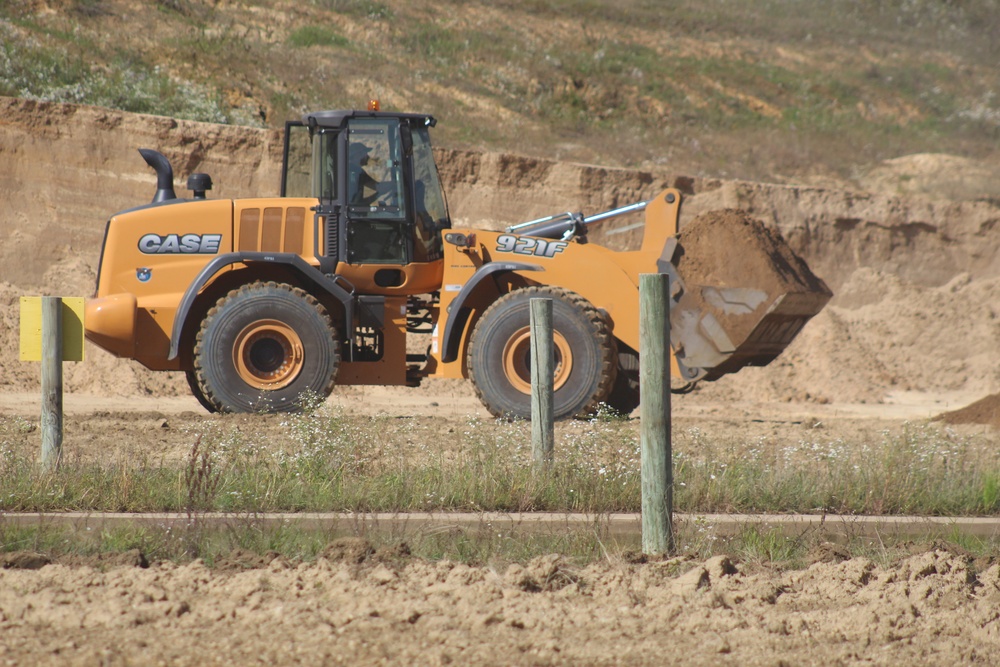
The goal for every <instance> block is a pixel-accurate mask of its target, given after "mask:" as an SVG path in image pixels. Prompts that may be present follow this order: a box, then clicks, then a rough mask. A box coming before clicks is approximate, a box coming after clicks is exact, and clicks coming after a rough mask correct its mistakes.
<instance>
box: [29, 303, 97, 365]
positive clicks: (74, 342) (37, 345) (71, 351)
mask: <svg viewBox="0 0 1000 667" xmlns="http://www.w3.org/2000/svg"><path fill="white" fill-rule="evenodd" d="M62 358H63V361H83V297H76V296H72V297H66V296H64V297H62ZM41 360H42V297H40V296H22V297H21V361H41Z"/></svg>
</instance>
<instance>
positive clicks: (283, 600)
mask: <svg viewBox="0 0 1000 667" xmlns="http://www.w3.org/2000/svg"><path fill="white" fill-rule="evenodd" d="M280 145H281V144H280V138H279V136H278V134H277V133H274V132H270V131H265V130H254V129H247V128H240V127H230V126H217V125H208V124H201V123H194V122H186V121H177V120H173V119H168V118H160V117H152V116H143V115H136V114H127V113H122V112H118V111H111V110H107V109H99V108H92V107H80V106H72V105H60V104H49V103H42V102H34V101H26V100H20V99H11V98H0V201H2V202H3V203H4V206H3V207H2V208H0V418H3V419H10V418H14V417H17V418H20V419H23V420H26V421H27V422H37V420H38V414H39V403H40V401H39V396H38V389H39V380H38V378H39V369H38V366H37V364H34V363H26V362H20V361H18V335H17V331H18V302H19V297H21V296H23V295H38V294H55V295H63V296H88V295H90V294H91V293H92V292H93V288H94V282H95V278H96V270H97V265H98V260H99V254H100V249H101V241H102V238H103V233H104V223H105V221H106V220H107V218H108V216H109V215H110V214H111V213H113V212H115V211H118V210H123V209H127V208H129V207H132V206H135V205H137V204H141V203H144V202H147V201H149V200H150V199H151V197H152V195H153V191H154V189H155V188H154V186H155V179H154V176H153V174H152V172H151V170H149V169H148V168H147V167H146V165H145V164H144V163H143V162H142V160H141V158H140V157H139V155H138V153H137V152H136V149H137V148H139V147H150V148H156V149H158V150H160V151H161V152H163V153H164V154H166V155H167V156H168V158H170V160H171V161H172V163H173V164H174V168H175V172H176V183H177V185H178V189H180V186H182V185H183V183H184V182H185V180H186V178H187V176H188V174H190V173H192V172H194V171H202V172H208V173H209V174H211V175H212V178H213V181H214V182H215V184H216V185H215V190H213V191H212V192H211V193H210V194H211V196H212V197H218V198H225V197H241V196H255V195H273V194H275V193H276V191H277V175H278V169H279V165H280ZM437 158H438V160H439V164H440V165H441V172H442V177H443V179H444V181H445V187H446V189H447V190H448V193H449V203H450V206H451V210H452V216H453V220H454V223H455V224H456V226H460V225H467V226H470V227H481V228H491V229H498V228H501V227H502V226H505V225H508V224H512V223H516V222H520V221H524V220H530V219H533V218H537V217H540V216H543V215H549V214H552V213H556V212H560V211H566V210H574V211H575V210H580V211H583V212H584V213H585V214H593V213H596V212H600V211H603V210H607V209H610V208H613V207H616V206H621V205H624V204H629V203H633V202H637V201H641V200H644V199H647V198H649V197H650V196H652V195H654V194H655V193H656V192H658V191H659V190H660V189H662V188H663V187H666V186H673V187H677V188H679V189H681V190H682V192H684V193H685V202H684V206H683V209H682V220H681V225H682V226H681V231H682V234H683V232H684V229H685V225H689V224H690V223H692V221H693V220H694V219H695V218H696V217H697V216H699V215H701V214H704V213H708V212H712V211H721V210H724V209H730V210H733V211H734V212H733V213H732V215H738V216H743V218H742V219H746V220H752V221H754V222H753V224H755V225H756V224H758V223H759V224H760V225H762V228H764V229H766V230H767V236H768V237H769V238H770V237H772V236H773V238H778V237H779V236H780V238H781V239H783V240H784V242H786V243H787V245H788V248H790V249H791V250H792V251H794V252H795V253H797V255H799V256H801V257H802V258H804V259H805V261H806V262H807V263H808V266H809V268H811V270H812V272H813V273H814V274H815V276H817V277H818V278H817V280H821V281H823V282H824V283H825V284H826V285H827V286H829V288H830V289H831V290H832V291H833V293H834V297H833V299H832V300H831V301H830V302H829V304H828V305H827V306H826V308H825V309H824V310H823V311H822V312H820V313H819V315H817V316H816V317H815V318H814V319H813V320H812V321H811V322H810V323H809V324H808V325H807V326H806V327H805V329H804V330H803V331H802V333H801V334H800V335H799V336H798V338H797V339H796V340H795V342H794V343H793V344H792V345H791V346H790V347H789V348H788V349H787V350H786V351H785V353H784V354H783V355H782V356H780V357H779V358H778V359H777V360H776V361H774V362H773V363H771V364H770V365H769V366H767V367H764V368H751V369H745V370H743V371H741V372H739V373H737V374H734V375H731V376H726V377H723V378H722V379H720V380H719V381H717V382H714V383H710V384H705V385H703V386H699V388H698V389H696V390H695V391H694V392H693V393H691V394H688V395H685V396H683V397H677V398H676V399H675V401H674V412H675V416H676V419H675V427H680V428H698V429H701V430H703V431H704V432H706V433H709V434H711V435H713V436H714V435H722V436H724V437H732V438H739V439H744V440H745V439H752V438H763V437H769V438H797V437H807V436H805V435H803V429H805V428H806V427H807V425H808V426H809V427H810V428H811V427H813V426H818V425H819V424H822V428H823V429H825V431H824V433H825V434H826V435H827V436H828V437H831V438H836V437H843V438H845V439H846V440H848V441H849V440H850V439H851V438H852V437H853V436H854V434H857V433H861V432H867V431H872V430H878V429H882V428H893V427H897V428H898V426H899V424H900V423H901V422H902V421H903V420H927V419H932V418H935V417H937V416H938V415H941V414H942V413H949V414H948V415H946V416H945V417H944V418H943V419H944V420H945V422H947V423H948V425H949V426H948V427H949V428H957V429H972V430H974V431H975V432H976V433H977V434H978V435H977V437H982V438H986V439H987V440H989V439H995V438H996V435H995V430H994V429H995V428H997V427H1000V419H998V416H997V415H998V413H1000V410H998V406H1000V399H998V398H997V392H998V391H1000V364H998V362H997V354H996V350H997V341H998V333H1000V319H998V306H997V304H998V303H1000V242H998V235H1000V224H998V223H1000V205H998V203H997V202H996V201H994V200H990V199H988V198H982V199H968V198H952V197H956V194H955V193H956V192H960V191H962V190H961V188H956V187H955V183H956V176H955V174H954V171H953V170H954V169H955V168H956V166H955V165H957V164H961V162H960V161H956V159H955V158H953V157H951V156H930V155H928V156H919V159H910V160H905V161H904V162H899V163H897V162H895V161H894V162H890V163H886V164H884V165H882V166H880V168H879V169H878V170H877V173H876V174H873V176H872V178H871V180H870V183H868V184H866V185H869V186H870V188H871V191H861V190H857V189H853V190H852V189H842V190H837V189H830V188H817V187H796V186H788V185H770V184H762V183H749V182H740V181H720V180H715V179H707V178H690V177H687V176H684V175H683V173H682V172H676V173H670V172H663V173H653V172H642V171H630V170H622V169H605V168H601V167H595V166H588V165H578V164H565V163H557V162H550V161H544V160H538V159H528V158H522V157H519V156H513V155H504V154H480V153H473V152H466V151H451V150H446V149H438V150H437ZM900 165H905V176H906V178H905V181H902V180H900V178H894V175H895V176H902V175H903V173H904V170H903V166H900ZM918 167H919V169H921V170H922V171H921V172H920V173H921V174H923V176H921V177H920V178H917V177H914V176H913V170H914V169H917V168H918ZM680 168H682V166H681V167H680ZM942 168H948V169H950V170H951V171H949V172H948V173H949V180H948V182H947V188H944V187H942V189H941V191H940V192H936V191H935V189H934V184H935V182H936V180H935V179H934V178H933V177H931V176H930V175H933V174H936V173H939V171H940V170H941V169H942ZM917 182H919V183H921V184H922V187H921V189H920V191H919V193H917V194H907V195H905V196H903V195H900V194H898V193H899V192H906V191H908V189H909V186H912V184H913V183H917ZM901 183H904V184H909V186H908V187H901ZM963 196H965V195H963ZM736 211H738V212H736ZM638 220H641V218H636V217H625V218H621V219H616V220H613V221H609V222H607V223H605V224H603V225H602V226H600V227H598V228H597V229H594V230H593V231H592V233H591V234H590V239H591V241H592V242H596V243H602V244H606V245H608V246H610V247H612V248H615V249H627V248H631V247H635V246H636V245H637V244H638V243H639V241H640V231H639V230H638V229H636V228H635V227H634V224H635V223H636V222H637V221H638ZM748 224H749V223H748ZM690 229H691V230H692V234H691V237H692V239H693V237H694V236H695V230H697V229H698V225H691V226H690ZM755 229H756V228H755ZM758 236H760V235H759V234H758ZM691 245H692V248H693V247H694V245H695V244H694V242H693V240H692V244H691ZM699 248H700V249H699V250H698V251H697V252H696V253H694V256H692V257H691V258H690V259H692V260H694V261H706V260H705V259H704V256H705V253H708V252H711V253H712V257H713V258H714V259H716V260H718V259H721V258H725V261H726V262H736V263H738V262H739V261H740V260H741V258H742V257H744V255H745V253H742V252H741V250H742V249H741V247H739V242H738V241H732V240H726V238H725V236H724V235H722V234H710V235H706V236H704V237H702V239H701V241H700V245H699ZM736 268H737V270H739V269H742V268H746V267H736ZM87 355H88V356H87V361H85V362H83V363H76V364H66V367H65V381H66V392H67V393H66V399H65V400H66V409H67V416H68V427H67V433H68V443H67V446H72V447H74V448H76V451H75V452H74V453H71V454H70V456H78V455H79V456H82V457H95V458H96V457H99V456H101V455H102V453H106V452H116V451H119V450H120V449H121V448H123V447H145V448H148V449H149V450H150V451H151V453H153V454H155V455H156V456H163V457H167V458H169V457H174V458H177V457H180V456H183V452H185V451H187V450H188V449H189V448H190V442H186V441H184V437H185V436H184V432H185V431H184V430H183V429H179V428H172V427H170V425H172V424H174V423H178V422H180V423H185V422H198V421H200V420H211V419H214V418H213V417H209V416H207V415H205V414H204V412H203V411H202V410H201V408H200V407H199V406H198V404H197V402H196V401H195V400H194V399H193V398H192V397H190V395H189V393H188V388H187V386H186V382H185V381H184V378H183V377H181V376H179V375H177V374H171V373H151V372H148V371H146V370H145V369H143V368H142V367H140V366H138V365H136V364H135V363H132V362H128V361H123V360H118V359H114V358H112V357H110V356H109V355H107V354H105V353H103V352H102V351H101V350H98V349H96V348H94V347H93V346H88V348H87ZM330 400H331V402H333V403H335V404H337V405H340V406H342V407H343V409H345V410H347V411H354V412H362V413H364V412H368V413H372V412H385V413H388V414H390V415H393V416H399V417H413V418H415V419H416V420H418V422H419V423H420V424H422V425H428V426H429V427H430V431H429V432H434V431H433V429H434V428H437V429H445V428H449V427H448V426H447V425H448V424H451V423H457V422H458V421H459V420H464V419H465V418H466V417H468V416H470V415H479V416H483V417H485V416H486V412H485V410H484V409H483V408H482V407H481V406H479V404H478V403H477V402H476V400H475V398H474V395H473V392H472V390H471V389H470V388H469V387H468V385H467V384H466V383H463V382H459V381H438V382H426V383H425V386H422V387H420V388H418V389H403V388H379V387H365V388H338V389H337V390H336V391H335V392H334V395H333V396H332V397H331V399H330ZM463 423H464V422H463ZM0 490H2V480H0ZM0 520H2V519H0ZM8 550H9V549H8ZM143 560H144V559H142V558H141V557H137V558H132V561H133V562H131V563H119V562H107V561H104V562H99V563H94V562H88V563H80V562H73V561H60V562H56V563H50V562H49V559H48V557H46V556H45V555H44V554H42V555H38V554H31V553H20V554H15V555H13V556H11V555H8V556H5V557H4V559H3V560H2V561H0V664H11V665H28V664H31V665H36V664H43V665H44V664H52V665H55V664H59V665H76V664H80V665H91V664H106V665H125V664H181V665H184V664H191V665H194V664H199V665H200V664H234V663H247V664H251V663H252V664H286V663H294V664H299V663H310V664H317V663H319V664H341V663H347V662H350V663H352V664H361V665H368V664H371V665H375V664H429V665H435V664H442V665H444V664H497V665H499V664H524V665H529V664H531V665H541V664H574V665H578V664H630V665H644V664H650V665H652V664H664V663H665V662H672V663H677V664H691V665H707V664H713V665H715V664H733V665H736V664H740V665H743V664H748V665H780V664H803V665H811V664H816V665H820V664H822V665H831V664H832V665H836V664H884V665H895V664H926V665H937V664H992V663H994V662H995V659H996V658H995V656H996V655H998V654H1000V611H998V610H1000V571H998V569H997V565H996V564H993V563H990V562H988V561H986V562H980V561H976V562H974V561H972V560H971V559H970V558H969V557H967V556H965V555H963V554H960V553H954V552H952V551H948V550H942V549H934V548H923V549H916V550H915V551H914V553H913V555H912V556H910V557H908V558H905V559H902V560H897V561H893V562H872V561H869V560H866V559H863V558H854V559H847V560H844V559H843V555H841V554H840V553H839V552H838V551H837V549H830V550H829V551H825V552H822V553H817V554H815V558H814V559H813V560H814V561H815V562H814V563H813V564H812V565H810V566H809V567H807V568H806V569H802V570H789V571H784V570H782V569H780V568H778V567H776V566H772V565H754V564H749V563H734V562H731V561H729V560H728V559H726V558H724V557H720V558H714V559H710V560H708V561H700V560H684V559H681V560H674V561H664V562H648V563H640V562H634V563H633V562H624V561H620V560H614V559H612V560H609V561H608V562H604V563H600V564H595V565H591V566H588V567H585V568H578V567H574V566H573V565H571V564H570V563H568V562H566V561H564V560H562V559H561V558H560V557H558V556H547V557H542V558H539V559H536V560H534V561H531V562H530V563H528V564H526V565H514V566H510V567H502V568H492V567H489V566H483V567H470V566H466V565H460V564H455V563H452V562H447V561H444V562H427V561H424V560H421V559H417V558H413V557H410V556H407V555H405V553H403V551H402V550H401V551H400V552H398V553H388V554H384V553H377V552H373V550H371V549H370V548H368V547H366V546H365V545H364V544H363V543H353V544H347V545H346V546H345V544H344V543H335V544H332V545H331V546H330V548H328V550H327V552H325V553H324V556H323V557H322V558H320V559H318V560H316V561H315V562H309V563H295V562H286V561H284V560H281V559H277V560H270V559H263V560H260V559H258V560H256V561H255V560H254V559H253V558H243V559H240V558H237V557H235V556H234V562H233V563H231V564H229V565H225V564H223V566H221V567H216V568H206V567H205V566H204V565H203V564H202V563H201V562H197V561H196V562H194V563H192V564H189V565H173V564H169V563H152V564H151V565H150V566H149V567H138V566H137V564H138V565H142V564H144V563H143Z"/></svg>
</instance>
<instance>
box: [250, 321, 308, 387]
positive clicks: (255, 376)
mask: <svg viewBox="0 0 1000 667" xmlns="http://www.w3.org/2000/svg"><path fill="white" fill-rule="evenodd" d="M303 360H304V355H303V353H302V339H300V338H299V335H298V334H297V333H295V330H294V329H292V328H291V327H290V326H288V325H287V324H285V323H284V322H279V321H277V320H257V321H256V322H253V323H251V324H249V325H247V326H246V327H244V328H243V331H241V332H240V333H239V335H238V336H237V337H236V342H235V343H234V344H233V363H234V364H235V366H236V372H237V373H239V376H240V378H242V380H243V381H244V382H246V383H247V384H248V385H250V386H251V387H254V388H255V389H265V390H274V389H281V388H282V387H287V386H288V385H289V384H291V383H292V382H293V381H294V380H295V378H297V377H298V376H299V373H301V372H302V366H303Z"/></svg>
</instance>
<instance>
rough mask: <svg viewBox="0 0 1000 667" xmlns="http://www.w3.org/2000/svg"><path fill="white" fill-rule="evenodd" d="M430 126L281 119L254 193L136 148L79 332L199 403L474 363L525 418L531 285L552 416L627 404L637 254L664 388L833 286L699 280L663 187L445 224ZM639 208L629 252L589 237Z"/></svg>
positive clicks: (631, 397) (718, 273)
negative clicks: (649, 286) (549, 313)
mask: <svg viewBox="0 0 1000 667" xmlns="http://www.w3.org/2000/svg"><path fill="white" fill-rule="evenodd" d="M434 125H435V120H434V118H433V117H431V116H429V115H425V114H415V113H392V112H384V111H377V110H348V111H323V112H317V113H310V114H307V115H306V116H305V117H304V118H302V119H301V120H297V121H290V122H288V123H287V124H286V128H285V138H284V159H283V165H282V172H281V184H280V196H278V197H270V198H260V199H236V200H229V199H226V200H222V199H211V198H209V197H208V196H207V193H208V191H210V189H211V187H212V183H211V178H210V177H209V176H208V175H206V174H201V173H195V174H192V175H191V176H190V177H189V179H188V188H189V189H190V190H191V191H192V194H191V196H190V197H187V198H180V197H178V196H177V195H176V193H175V192H174V188H173V171H172V168H171V166H170V163H169V161H168V160H167V159H166V158H165V157H164V156H163V155H162V154H160V153H158V152H156V151H154V150H148V149H140V153H141V154H142V157H143V158H144V159H145V160H146V162H147V163H148V164H149V165H150V166H151V167H152V168H153V169H154V170H155V171H156V174H157V189H156V193H155V196H154V198H153V200H152V202H151V203H149V204H145V205H142V206H138V207H136V208H132V209H129V210H127V211H122V212H120V213H116V214H115V215H113V216H112V217H111V218H110V220H109V221H108V223H107V230H106V233H105V239H104V246H103V250H102V256H101V262H100V269H99V273H98V278H97V293H96V295H95V297H94V298H92V299H90V300H88V302H87V306H86V316H85V326H86V329H87V337H88V338H89V339H90V340H91V341H93V342H94V343H96V344H97V345H99V346H100V347H102V348H104V349H106V350H108V351H109V352H111V353H113V354H115V355H117V356H120V357H126V358H131V359H135V360H137V361H138V362H139V363H141V364H143V365H144V366H146V367H147V368H150V369H153V370H181V371H184V372H185V373H186V375H187V379H188V382H189V384H190V386H191V391H192V392H193V393H194V395H195V396H196V397H197V399H198V400H199V401H200V402H201V404H202V405H203V406H204V407H205V408H206V409H207V410H209V411H221V412H251V411H264V412H278V411H289V410H295V409H296V408H298V407H299V400H300V396H301V395H302V394H303V393H304V392H311V393H314V394H319V395H320V396H324V397H325V396H327V395H329V394H330V392H331V391H332V390H333V388H334V387H335V386H336V385H338V384H340V385H358V384H367V385H372V384H375V385H410V386H414V385H416V384H418V383H419V382H420V381H421V379H423V378H424V377H444V378H467V379H469V380H471V381H472V383H473V385H474V387H475V390H476V393H477V394H478V396H479V397H480V399H481V400H482V402H483V403H484V404H485V405H486V407H487V408H488V409H489V411H490V412H491V413H492V414H494V415H497V416H504V417H525V418H527V417H530V405H531V402H530V368H529V327H528V323H529V300H530V299H531V298H532V297H549V298H551V299H552V300H553V325H554V343H555V371H554V372H555V377H554V383H555V404H554V409H555V414H556V416H557V418H567V417H572V416H574V415H581V414H586V413H588V412H592V411H594V410H595V409H597V407H598V406H599V405H600V404H601V403H606V404H608V405H609V406H611V407H612V408H614V409H616V410H619V411H622V412H626V413H627V412H629V411H631V410H632V409H633V408H635V407H636V406H637V405H638V403H639V387H638V352H637V350H638V348H639V294H638V287H637V285H638V282H639V274H641V273H649V272H652V273H668V274H670V275H671V278H672V285H673V291H672V296H671V299H672V304H671V308H672V311H671V341H672V347H673V356H672V372H673V374H674V376H675V377H676V382H677V383H679V384H681V385H683V386H691V385H693V383H695V382H697V381H699V380H713V379H716V378H718V377H720V376H721V375H722V374H724V373H730V372H735V371H737V370H739V369H740V368H742V367H743V366H746V365H761V364H765V363H767V362H768V361H770V360H771V359H773V358H774V357H775V356H777V355H778V354H779V353H780V352H781V351H782V350H783V349H784V348H785V347H786V346H787V345H788V344H789V342H791V340H792V339H793V338H794V337H795V335H796V334H797V333H798V331H799V330H800V329H801V328H802V326H803V325H804V324H805V323H806V321H808V319H809V318H810V317H812V316H813V315H814V314H815V313H816V312H818V311H819V310H820V309H821V308H822V307H823V305H824V304H825V303H826V301H827V300H828V299H829V298H830V293H829V290H827V289H826V287H825V285H823V284H822V281H818V279H817V281H812V282H809V281H808V280H800V281H798V282H795V281H792V283H789V282H788V281H785V282H784V283H781V285H787V284H792V288H791V289H786V288H785V287H780V289H775V288H774V287H773V286H772V285H773V284H774V281H773V280H771V281H768V280H767V279H766V277H765V278H764V279H762V283H761V284H762V285H766V286H764V287H760V286H757V285H751V284H727V281H728V282H729V283H731V282H732V280H731V279H729V278H727V276H726V275H725V272H726V267H725V266H722V267H717V269H718V270H714V274H713V275H712V276H710V278H711V280H712V283H711V284H702V283H704V282H705V281H704V280H703V279H702V278H703V277H704V276H686V275H684V273H683V266H684V261H683V259H682V258H683V257H684V246H683V238H681V239H680V242H678V241H679V238H678V231H679V230H678V215H679V211H680V205H681V195H680V193H679V192H678V191H676V190H673V189H668V190H665V191H663V192H661V193H659V194H657V195H656V196H655V197H653V198H652V199H651V200H649V201H648V202H640V203H637V204H635V205H632V206H628V207H623V208H621V209H616V210H614V211H608V212H606V213H602V214H599V215H595V216H591V217H590V218H587V217H584V216H583V215H582V214H576V213H567V214H562V215H557V216H551V217H548V218H543V219H540V220H533V221H530V222H527V223H522V224H519V225H515V226H513V227H510V228H508V229H507V230H505V231H501V232H498V231H486V230H474V229H453V228H452V226H451V222H450V219H449V214H448V208H447V204H446V200H445V195H444V192H443V190H442V187H441V181H440V179H439V177H438V171H437V167H436V165H435V162H434V156H433V154H432V151H431V142H430V129H431V128H432V127H434ZM639 209H644V210H645V220H646V222H645V230H644V237H643V241H642V245H641V248H640V249H639V250H634V251H629V252H615V251H612V250H609V249H608V248H605V247H602V246H600V245H598V244H595V243H587V228H588V225H590V224H592V223H595V222H598V221H600V220H601V219H604V218H607V217H613V216H615V215H618V214H621V213H625V212H628V211H633V210H639ZM680 236H681V237H683V235H680ZM679 267H680V269H681V270H680V271H679V270H678V268H679ZM785 270H786V269H785V268H781V269H780V271H785ZM806 270H807V269H806ZM810 275H811V274H810ZM741 280H744V279H743V278H741ZM713 304H714V305H713ZM720 304H721V305H720ZM734 332H736V333H735V334H734ZM736 334H738V335H736ZM418 343H422V344H423V346H422V347H419V346H418V345H417V344H418ZM408 350H409V351H408ZM415 352H416V353H415Z"/></svg>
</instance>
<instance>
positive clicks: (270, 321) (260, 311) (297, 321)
mask: <svg viewBox="0 0 1000 667" xmlns="http://www.w3.org/2000/svg"><path fill="white" fill-rule="evenodd" d="M339 365H340V339H339V337H338V336H337V331H336V329H335V328H334V326H333V322H332V320H331V318H330V315H329V313H328V312H327V310H326V308H324V307H323V305H322V304H320V303H319V301H317V300H316V299H315V298H313V297H312V296H310V295H309V294H307V293H306V292H305V291H303V290H301V289H299V288H297V287H292V286H291V285H286V284H282V283H274V282H267V283H261V282H257V283H251V284H248V285H243V286H242V287H240V288H239V289H235V290H232V291H231V292H229V293H228V294H227V295H226V296H224V297H223V298H221V299H219V300H218V302H216V304H215V306H214V307H213V308H212V309H211V310H209V311H208V315H206V317H205V319H204V321H203V322H202V325H201V330H200V331H199V332H198V336H197V339H196V341H195V349H194V380H195V382H196V384H197V386H198V388H200V393H201V396H199V395H198V392H195V396H196V397H198V398H199V400H201V399H204V401H203V404H204V403H206V402H207V403H208V404H209V405H210V406H212V407H214V408H215V410H216V411H218V412H291V411H295V410H297V409H298V408H299V400H300V398H299V397H300V396H301V394H302V393H304V392H311V393H315V394H318V395H320V396H322V397H324V398H325V397H327V396H329V395H330V392H331V391H333V383H334V378H335V377H336V374H337V368H338V367H339Z"/></svg>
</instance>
